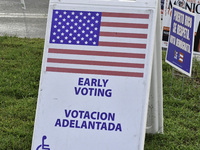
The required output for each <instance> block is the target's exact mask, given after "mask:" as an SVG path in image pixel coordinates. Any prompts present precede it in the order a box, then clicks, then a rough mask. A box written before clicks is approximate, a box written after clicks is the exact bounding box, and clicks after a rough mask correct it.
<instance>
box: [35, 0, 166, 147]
mask: <svg viewBox="0 0 200 150" xmlns="http://www.w3.org/2000/svg"><path fill="white" fill-rule="evenodd" d="M159 5H160V3H159V2H158V1H157V0H154V1H152V0H142V1H139V2H137V1H136V2H134V1H114V0H110V1H97V0H95V1H94V0H93V1H91V0H85V1H81V0H73V1H70V0H51V1H50V6H49V14H48V22H47V30H46V40H45V47H44V57H43V64H42V72H41V81H40V87H39V96H38V102H37V110H36V119H35V126H34V134H33V143H32V150H42V149H49V150H50V149H51V150H52V149H53V150H65V149H66V150H80V149H83V150H94V149H95V150H114V149H115V150H122V149H123V150H136V149H138V150H141V149H143V147H144V140H145V131H146V123H147V111H148V103H149V98H150V105H152V106H153V107H154V109H153V112H151V114H153V115H155V116H153V117H152V119H151V120H152V123H151V124H152V127H153V128H148V129H147V132H149V133H155V132H160V133H162V110H161V108H159V107H160V106H162V74H161V72H162V70H161V55H160V54H161V50H160V49H161V47H160V42H161V36H160V35H161V34H160V29H161V28H160V22H157V20H158V19H159V20H160V18H159V17H158V16H159V15H158V14H160V10H158V9H159V8H160V7H159ZM158 7H159V8H158ZM158 12H159V13H158ZM156 31H158V32H156ZM158 36H160V37H158ZM154 50H155V51H154ZM157 52H158V53H157ZM154 57H156V58H154ZM153 59H154V63H153ZM153 64H154V66H153ZM158 64H159V65H158ZM152 66H153V71H152ZM157 72H159V73H157ZM151 79H152V81H151ZM157 79H158V81H159V82H156V81H157ZM150 85H153V86H150ZM156 87H158V88H160V89H158V88H156ZM150 88H152V89H151V95H150ZM158 111H160V113H159V112H158ZM153 118H154V119H153ZM159 129H160V130H159ZM148 130H149V131H148Z"/></svg>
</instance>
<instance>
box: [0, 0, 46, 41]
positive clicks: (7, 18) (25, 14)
mask: <svg viewBox="0 0 200 150" xmlns="http://www.w3.org/2000/svg"><path fill="white" fill-rule="evenodd" d="M23 1H24V3H25V5H23V4H22V3H23ZM21 2H22V3H21ZM48 5H49V0H0V36H2V35H10V36H18V37H30V38H44V37H45V30H46V20H47V12H48ZM23 7H25V8H26V9H23Z"/></svg>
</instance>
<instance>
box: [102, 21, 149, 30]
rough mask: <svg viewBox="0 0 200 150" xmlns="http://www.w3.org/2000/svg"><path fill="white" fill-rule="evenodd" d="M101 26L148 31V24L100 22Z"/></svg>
mask: <svg viewBox="0 0 200 150" xmlns="http://www.w3.org/2000/svg"><path fill="white" fill-rule="evenodd" d="M101 26H105V27H122V28H140V29H148V24H139V23H118V22H101Z"/></svg>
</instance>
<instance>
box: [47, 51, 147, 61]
mask: <svg viewBox="0 0 200 150" xmlns="http://www.w3.org/2000/svg"><path fill="white" fill-rule="evenodd" d="M49 53H58V54H75V55H92V56H109V57H126V58H141V59H144V58H145V54H137V53H119V52H101V51H86V50H71V49H54V48H49Z"/></svg>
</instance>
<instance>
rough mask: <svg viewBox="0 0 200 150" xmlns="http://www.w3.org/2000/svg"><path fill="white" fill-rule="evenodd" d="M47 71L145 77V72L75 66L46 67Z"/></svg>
mask: <svg viewBox="0 0 200 150" xmlns="http://www.w3.org/2000/svg"><path fill="white" fill-rule="evenodd" d="M46 71H50V72H63V73H80V74H95V75H110V76H126V77H140V78H142V77H143V73H136V72H120V71H105V70H88V69H74V68H55V67H46Z"/></svg>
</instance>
